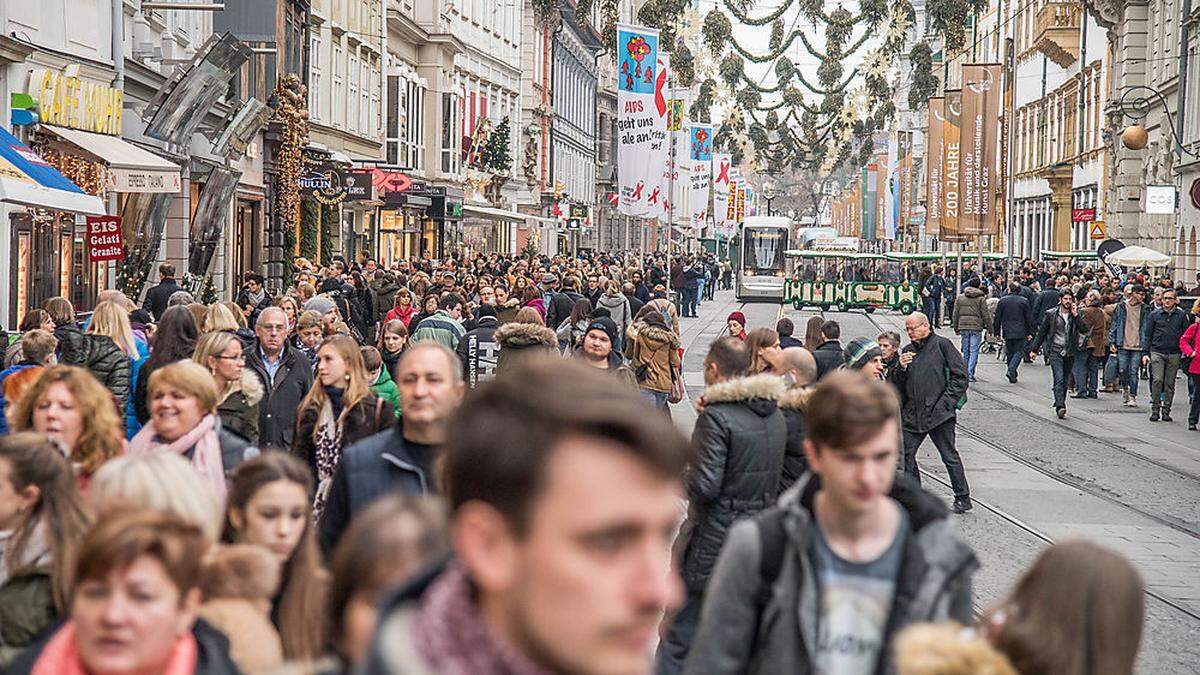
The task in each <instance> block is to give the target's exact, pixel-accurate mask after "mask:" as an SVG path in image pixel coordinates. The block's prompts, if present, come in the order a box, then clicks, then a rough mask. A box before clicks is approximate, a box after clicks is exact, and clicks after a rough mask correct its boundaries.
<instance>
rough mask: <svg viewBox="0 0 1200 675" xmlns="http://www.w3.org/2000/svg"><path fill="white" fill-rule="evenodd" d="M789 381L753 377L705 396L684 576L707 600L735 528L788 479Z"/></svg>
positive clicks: (689, 485) (695, 435)
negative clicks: (785, 407)
mask: <svg viewBox="0 0 1200 675" xmlns="http://www.w3.org/2000/svg"><path fill="white" fill-rule="evenodd" d="M783 393H784V386H783V380H781V379H780V378H778V377H776V376H774V375H752V376H749V377H739V378H736V379H732V380H727V381H725V382H720V383H718V384H714V385H712V386H710V387H708V388H707V389H705V390H704V401H705V407H704V410H703V411H702V412H701V413H700V416H699V417H697V418H696V427H695V429H694V430H693V431H692V446H693V447H694V448H695V449H696V457H695V459H694V460H693V462H692V464H691V465H690V466H689V467H688V470H687V471H686V472H685V474H684V489H685V491H686V492H687V498H688V501H689V511H690V513H689V515H688V521H689V522H688V523H687V524H685V528H689V530H688V531H689V538H688V542H687V548H686V549H685V550H684V554H683V561H682V563H681V567H680V572H681V574H682V576H683V582H684V584H685V585H686V586H687V588H688V590H689V591H690V592H692V593H702V592H703V591H704V588H705V585H706V584H707V583H708V577H709V574H710V573H711V572H712V568H713V565H714V564H715V563H716V561H717V555H718V554H719V553H720V552H721V545H722V544H723V543H724V542H725V536H726V534H728V533H729V528H730V527H732V526H733V524H734V523H735V522H736V521H738V520H741V519H742V518H747V517H749V516H752V515H754V514H755V513H758V512H759V511H761V510H763V509H765V508H767V507H768V506H770V505H771V504H773V503H775V499H776V498H777V497H778V496H779V479H780V477H781V476H782V474H783V462H784V446H785V445H786V443H787V431H788V430H787V422H786V421H784V418H783V414H782V413H780V412H779V404H778V401H779V398H780V396H782V395H783Z"/></svg>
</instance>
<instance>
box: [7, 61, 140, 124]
mask: <svg viewBox="0 0 1200 675" xmlns="http://www.w3.org/2000/svg"><path fill="white" fill-rule="evenodd" d="M29 88H30V90H31V92H30V93H33V94H36V96H37V99H38V114H39V116H40V118H41V121H42V122H45V123H46V124H54V125H57V126H60V127H68V128H70V129H82V130H83V131H93V132H96V133H99V134H109V135H120V134H121V110H122V106H123V105H124V93H123V92H122V91H121V90H120V89H115V88H113V87H110V86H108V85H105V84H99V83H95V82H89V81H87V80H84V79H81V78H78V77H69V76H67V75H64V74H62V73H59V72H56V71H53V70H49V69H46V68H36V69H34V70H33V72H32V73H30V76H29Z"/></svg>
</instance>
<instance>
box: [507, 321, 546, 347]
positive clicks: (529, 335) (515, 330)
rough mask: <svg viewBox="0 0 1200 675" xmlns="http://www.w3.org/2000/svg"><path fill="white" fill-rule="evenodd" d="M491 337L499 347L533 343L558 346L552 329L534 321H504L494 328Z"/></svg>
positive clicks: (533, 344)
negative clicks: (501, 324) (494, 330)
mask: <svg viewBox="0 0 1200 675" xmlns="http://www.w3.org/2000/svg"><path fill="white" fill-rule="evenodd" d="M492 339H493V340H495V341H496V343H497V344H499V345H500V347H501V349H503V348H505V347H510V348H511V347H516V348H517V349H521V348H523V347H532V346H535V345H541V346H543V347H551V348H557V347H558V336H557V335H556V334H555V333H554V331H552V330H550V329H549V328H546V327H545V326H539V325H537V324H534V323H516V322H511V323H506V324H504V325H503V326H500V327H499V328H497V329H496V332H495V333H493V334H492Z"/></svg>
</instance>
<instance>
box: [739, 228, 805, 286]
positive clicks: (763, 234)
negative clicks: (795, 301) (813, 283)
mask: <svg viewBox="0 0 1200 675" xmlns="http://www.w3.org/2000/svg"><path fill="white" fill-rule="evenodd" d="M791 228H792V221H791V219H790V218H783V217H778V216H750V217H748V218H746V219H745V220H744V221H742V224H741V244H740V246H739V248H740V253H741V256H740V260H739V262H740V264H739V265H738V267H737V274H736V275H735V281H734V293H735V294H736V295H737V299H738V301H739V302H745V301H753V300H762V301H767V302H783V300H784V296H785V294H786V287H787V281H788V279H787V277H788V258H787V256H786V255H784V253H785V252H786V251H787V248H788V239H789V235H790V233H791Z"/></svg>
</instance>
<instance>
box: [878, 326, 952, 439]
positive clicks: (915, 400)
mask: <svg viewBox="0 0 1200 675" xmlns="http://www.w3.org/2000/svg"><path fill="white" fill-rule="evenodd" d="M904 352H912V353H913V354H915V355H916V356H914V357H913V360H912V362H911V363H909V364H908V367H907V368H897V369H896V370H895V372H893V373H892V376H891V377H892V383H893V384H895V385H896V388H897V389H899V390H900V401H901V405H900V418H901V421H902V423H903V425H904V430H905V431H910V432H913V433H925V432H928V431H929V430H931V429H933V428H934V427H936V426H938V425H939V424H942V423H943V422H945V421H946V420H950V419H954V418H955V417H956V413H957V411H958V409H957V404H958V400H959V399H960V398H962V397H963V396H964V395H965V394H966V393H967V363H966V361H963V357H962V354H960V353H958V349H956V348H955V347H954V343H953V342H950V340H948V339H946V338H944V337H942V336H941V335H937V334H936V333H930V334H929V337H927V338H925V339H924V340H921V341H913V342H910V343H909V344H908V345H906V346H905V347H904V349H902V350H901V353H904Z"/></svg>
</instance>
